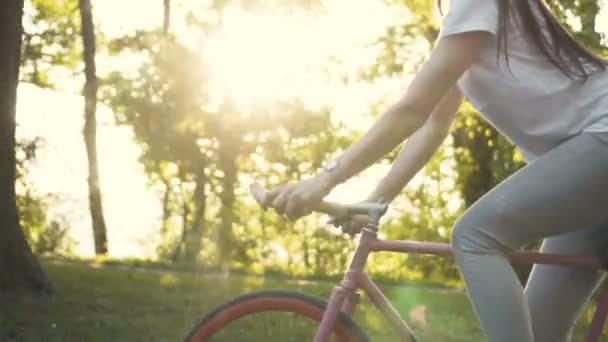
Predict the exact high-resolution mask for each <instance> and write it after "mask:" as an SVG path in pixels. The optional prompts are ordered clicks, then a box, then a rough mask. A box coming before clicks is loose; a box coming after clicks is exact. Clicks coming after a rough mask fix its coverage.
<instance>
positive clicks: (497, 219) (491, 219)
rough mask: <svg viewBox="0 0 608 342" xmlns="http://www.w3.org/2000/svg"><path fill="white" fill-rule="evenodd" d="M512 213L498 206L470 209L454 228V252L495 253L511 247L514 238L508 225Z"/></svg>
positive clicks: (452, 242) (452, 240) (452, 241)
mask: <svg viewBox="0 0 608 342" xmlns="http://www.w3.org/2000/svg"><path fill="white" fill-rule="evenodd" d="M508 215H510V213H507V212H504V211H503V210H501V209H500V207H498V206H483V207H481V206H478V207H475V206H474V207H472V208H471V209H469V210H468V211H467V212H466V213H465V214H464V215H463V216H462V217H461V218H460V219H459V220H458V221H457V222H456V224H455V225H454V227H453V229H452V239H451V245H452V249H453V251H454V254H455V255H456V256H457V255H458V254H462V253H482V254H483V253H494V252H498V251H503V250H505V249H510V248H512V246H509V245H510V244H511V243H509V241H511V240H513V239H511V238H509V237H508V236H507V234H509V232H511V231H512V230H510V229H509V227H506V222H508V219H507V217H508Z"/></svg>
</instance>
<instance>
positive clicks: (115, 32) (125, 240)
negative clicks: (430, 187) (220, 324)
mask: <svg viewBox="0 0 608 342" xmlns="http://www.w3.org/2000/svg"><path fill="white" fill-rule="evenodd" d="M429 1H431V0H429ZM173 2H174V4H175V5H176V6H175V8H174V11H173V14H174V20H173V29H174V30H175V32H178V33H181V34H182V37H186V38H187V39H190V38H191V39H192V40H193V41H196V37H190V36H189V35H190V33H189V32H188V31H187V30H186V28H185V27H183V26H181V27H180V26H179V24H180V22H181V20H178V16H179V15H180V14H183V12H184V11H185V10H186V9H187V6H185V5H184V4H188V3H196V4H197V5H198V6H201V7H204V5H205V4H204V3H205V2H206V1H202V2H193V1H185V0H181V1H177V0H173ZM325 2H326V12H325V13H319V14H316V15H310V14H306V13H301V12H294V13H293V14H292V15H290V16H279V15H277V14H276V13H271V12H264V13H257V14H256V15H251V14H247V13H243V12H241V11H238V10H229V11H227V12H226V13H225V16H224V18H223V19H224V24H225V29H224V30H222V32H220V33H218V34H217V35H214V36H213V37H211V38H209V39H208V40H207V41H206V42H205V44H206V45H205V46H206V49H205V51H208V53H207V54H206V55H205V56H204V57H205V59H206V60H207V61H208V62H209V63H210V65H211V67H212V68H211V69H212V70H213V77H214V80H215V87H216V89H217V91H218V93H221V92H230V93H231V94H233V96H236V97H237V98H238V101H239V103H240V104H241V105H242V106H243V107H244V108H246V107H255V106H259V105H264V104H268V103H271V102H272V101H273V100H276V99H277V98H285V97H293V96H299V97H301V98H302V99H303V100H305V102H307V103H308V104H309V105H310V106H312V107H317V106H321V105H331V106H332V107H333V108H334V118H335V119H336V120H341V121H345V122H347V123H348V124H350V125H351V126H354V127H356V128H359V129H363V128H365V127H367V126H368V125H369V123H370V122H369V119H363V118H367V116H366V115H365V114H366V112H367V110H368V108H369V107H370V105H371V104H373V103H375V102H377V101H380V100H382V99H387V98H392V97H394V96H396V95H397V94H398V93H399V92H400V91H401V90H402V89H403V86H404V85H405V84H406V83H407V80H390V79H381V80H378V82H375V83H374V84H373V85H372V84H367V83H361V82H359V83H357V82H355V83H352V84H349V85H348V86H344V85H343V84H342V83H341V79H339V78H334V79H332V78H328V77H327V74H326V72H325V66H326V61H327V59H328V57H330V56H337V57H339V59H340V60H341V62H342V64H340V65H339V66H333V67H332V68H335V69H333V70H339V71H340V72H343V73H345V74H347V75H349V74H350V75H352V74H353V73H354V72H356V71H357V70H358V67H360V66H361V65H369V64H372V63H373V61H374V58H375V56H376V51H374V50H373V49H370V48H369V47H367V44H368V43H369V42H370V41H372V40H373V39H374V38H375V37H377V36H379V35H380V33H381V32H382V31H383V29H384V27H385V26H387V25H390V24H391V23H394V22H396V21H400V22H402V21H403V18H404V17H405V16H407V15H408V14H407V13H405V12H403V11H396V10H395V9H390V8H387V7H386V6H385V5H384V4H383V3H384V2H383V1H380V0H357V1H352V0H326V1H325ZM93 5H94V9H93V10H94V17H95V20H96V22H97V23H98V27H99V28H101V30H102V31H103V32H104V34H105V35H106V36H107V37H108V38H114V37H117V36H120V35H122V34H125V33H132V32H134V30H136V29H148V28H152V27H158V26H160V25H161V23H162V2H161V1H154V2H152V1H150V0H128V1H125V0H94V1H93ZM607 17H608V12H605V11H604V12H603V15H602V20H600V21H599V23H598V24H599V27H601V28H602V30H605V31H608V20H605V19H606V18H607ZM421 48H423V47H421ZM97 60H98V66H99V70H100V73H101V74H103V73H104V72H107V71H108V70H112V69H115V68H118V69H120V70H124V71H125V72H127V71H129V70H132V69H133V67H135V66H136V65H137V63H136V62H137V61H136V60H135V59H128V58H121V59H120V60H116V59H108V58H104V57H102V56H100V57H98V59H97ZM68 87H69V88H72V89H79V87H80V85H78V84H72V85H70V86H68ZM82 111H83V103H82V99H81V98H80V97H79V96H77V95H73V94H66V93H58V92H50V91H43V90H39V89H35V88H34V87H31V86H28V85H22V86H21V87H20V96H19V104H18V122H19V124H20V127H19V132H18V134H19V136H20V137H33V136H42V137H44V139H45V140H46V144H45V146H44V148H43V150H42V151H40V154H39V160H38V163H37V165H36V167H34V169H33V170H32V175H31V176H32V180H33V182H34V183H35V186H36V188H37V189H38V190H39V192H40V193H52V194H57V195H59V197H60V199H61V200H60V202H61V203H60V204H61V205H55V206H53V213H54V214H60V215H63V216H64V217H66V218H67V220H68V222H69V223H70V225H71V227H72V229H73V230H72V233H73V236H74V237H76V238H77V240H78V241H79V246H78V252H79V253H80V254H83V255H91V254H92V252H93V247H92V246H93V245H92V233H91V228H90V219H89V215H88V200H87V188H86V175H87V172H86V159H85V150H84V143H83V138H82V135H81V132H82V122H83V119H82ZM98 116H99V121H100V123H99V143H98V146H99V164H100V168H101V170H100V174H101V186H102V191H103V195H104V198H103V199H104V210H105V216H106V220H107V224H108V233H109V241H110V253H111V254H112V255H114V256H151V255H152V252H153V247H154V243H155V240H154V236H155V235H157V234H155V233H156V232H157V231H158V223H159V217H160V204H159V201H158V198H157V196H156V194H154V193H153V192H152V191H151V190H149V189H147V187H146V178H145V175H144V174H143V172H142V170H141V167H140V166H139V164H138V162H137V157H138V154H139V151H138V148H137V146H135V145H134V144H133V143H132V142H131V136H132V135H131V133H130V131H129V129H128V128H125V127H122V128H119V127H116V126H115V125H114V122H113V115H112V113H111V112H110V111H109V110H108V109H107V108H103V107H101V108H100V110H99V112H98ZM380 174H381V171H380V170H375V171H372V172H371V173H370V174H369V175H368V176H367V177H364V178H363V179H360V180H358V181H357V182H354V183H351V184H350V185H349V186H348V187H346V188H342V189H340V191H338V192H337V194H335V195H334V199H352V198H353V194H358V195H356V196H357V197H361V198H363V197H364V196H365V195H366V194H367V192H368V191H369V189H370V188H371V187H372V186H373V183H374V180H375V179H377V178H378V177H379V175H380Z"/></svg>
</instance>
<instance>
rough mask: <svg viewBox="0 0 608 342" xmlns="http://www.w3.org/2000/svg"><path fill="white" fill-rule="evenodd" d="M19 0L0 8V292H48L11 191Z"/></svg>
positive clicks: (5, 3)
mask: <svg viewBox="0 0 608 342" xmlns="http://www.w3.org/2000/svg"><path fill="white" fill-rule="evenodd" d="M22 15H23V0H7V1H5V2H4V3H3V6H2V7H1V8H0V292H8V291H10V292H16V291H28V292H33V293H43V292H46V293H48V292H50V291H51V284H50V281H49V279H48V278H47V276H46V274H45V273H44V271H43V270H42V268H41V267H40V264H39V263H38V260H36V257H34V255H33V254H32V250H31V248H30V246H29V245H28V243H27V241H26V240H25V236H24V234H23V230H22V229H21V226H20V225H19V215H18V213H17V203H16V197H17V195H16V193H15V174H16V161H15V126H16V123H15V110H16V102H17V85H18V77H19V61H20V58H21V32H22V26H21V18H22Z"/></svg>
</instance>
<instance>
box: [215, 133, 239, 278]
mask: <svg viewBox="0 0 608 342" xmlns="http://www.w3.org/2000/svg"><path fill="white" fill-rule="evenodd" d="M237 140H238V138H235V137H232V136H231V135H224V136H223V137H222V138H221V139H220V141H219V167H220V170H222V172H223V173H224V176H223V178H222V193H221V195H220V201H221V208H220V219H221V224H220V225H219V227H218V229H219V230H218V232H217V237H218V243H217V246H218V255H219V260H218V261H219V266H220V267H221V269H222V270H223V271H224V272H228V271H229V267H230V261H231V259H232V240H233V237H232V225H233V224H234V212H233V210H234V200H235V196H234V184H235V183H236V180H237V164H236V159H237V155H238V148H237V146H238V142H237Z"/></svg>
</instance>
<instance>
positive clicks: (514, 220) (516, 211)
mask: <svg viewBox="0 0 608 342" xmlns="http://www.w3.org/2000/svg"><path fill="white" fill-rule="evenodd" d="M607 220H608V133H584V134H581V135H578V136H576V137H574V138H572V139H570V140H568V141H566V142H564V143H562V144H561V145H560V146H558V147H556V148H555V149H553V150H552V151H551V152H548V153H547V154H545V155H544V156H542V157H541V158H539V159H538V160H537V161H535V162H534V163H532V164H530V165H528V166H526V167H525V168H523V169H521V170H519V171H518V172H516V173H515V174H514V175H513V176H511V177H509V178H508V179H506V180H505V181H504V182H502V183H501V184H499V185H498V186H497V187H496V188H494V189H493V190H491V191H490V192H488V193H487V194H486V195H485V196H483V197H482V198H481V199H480V200H479V201H478V202H477V203H475V204H474V205H473V206H472V207H471V208H469V210H468V211H467V212H466V213H465V214H464V215H463V217H462V218H461V220H460V221H459V222H458V224H457V225H456V227H455V232H454V236H453V239H454V240H460V241H454V242H455V243H456V246H455V247H457V248H461V249H462V248H464V249H465V252H466V249H468V247H471V248H473V249H479V248H482V249H483V248H486V249H487V248H490V249H492V250H494V249H496V248H504V249H513V248H518V247H520V246H522V245H523V244H525V243H528V242H530V241H535V240H540V239H543V238H546V237H549V236H555V235H560V234H564V233H569V232H573V231H576V230H581V229H585V228H587V227H597V226H598V225H600V224H601V223H603V222H606V221H607ZM493 244H495V245H493ZM459 245H460V246H459ZM462 245H464V246H462ZM478 251H479V250H478Z"/></svg>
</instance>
